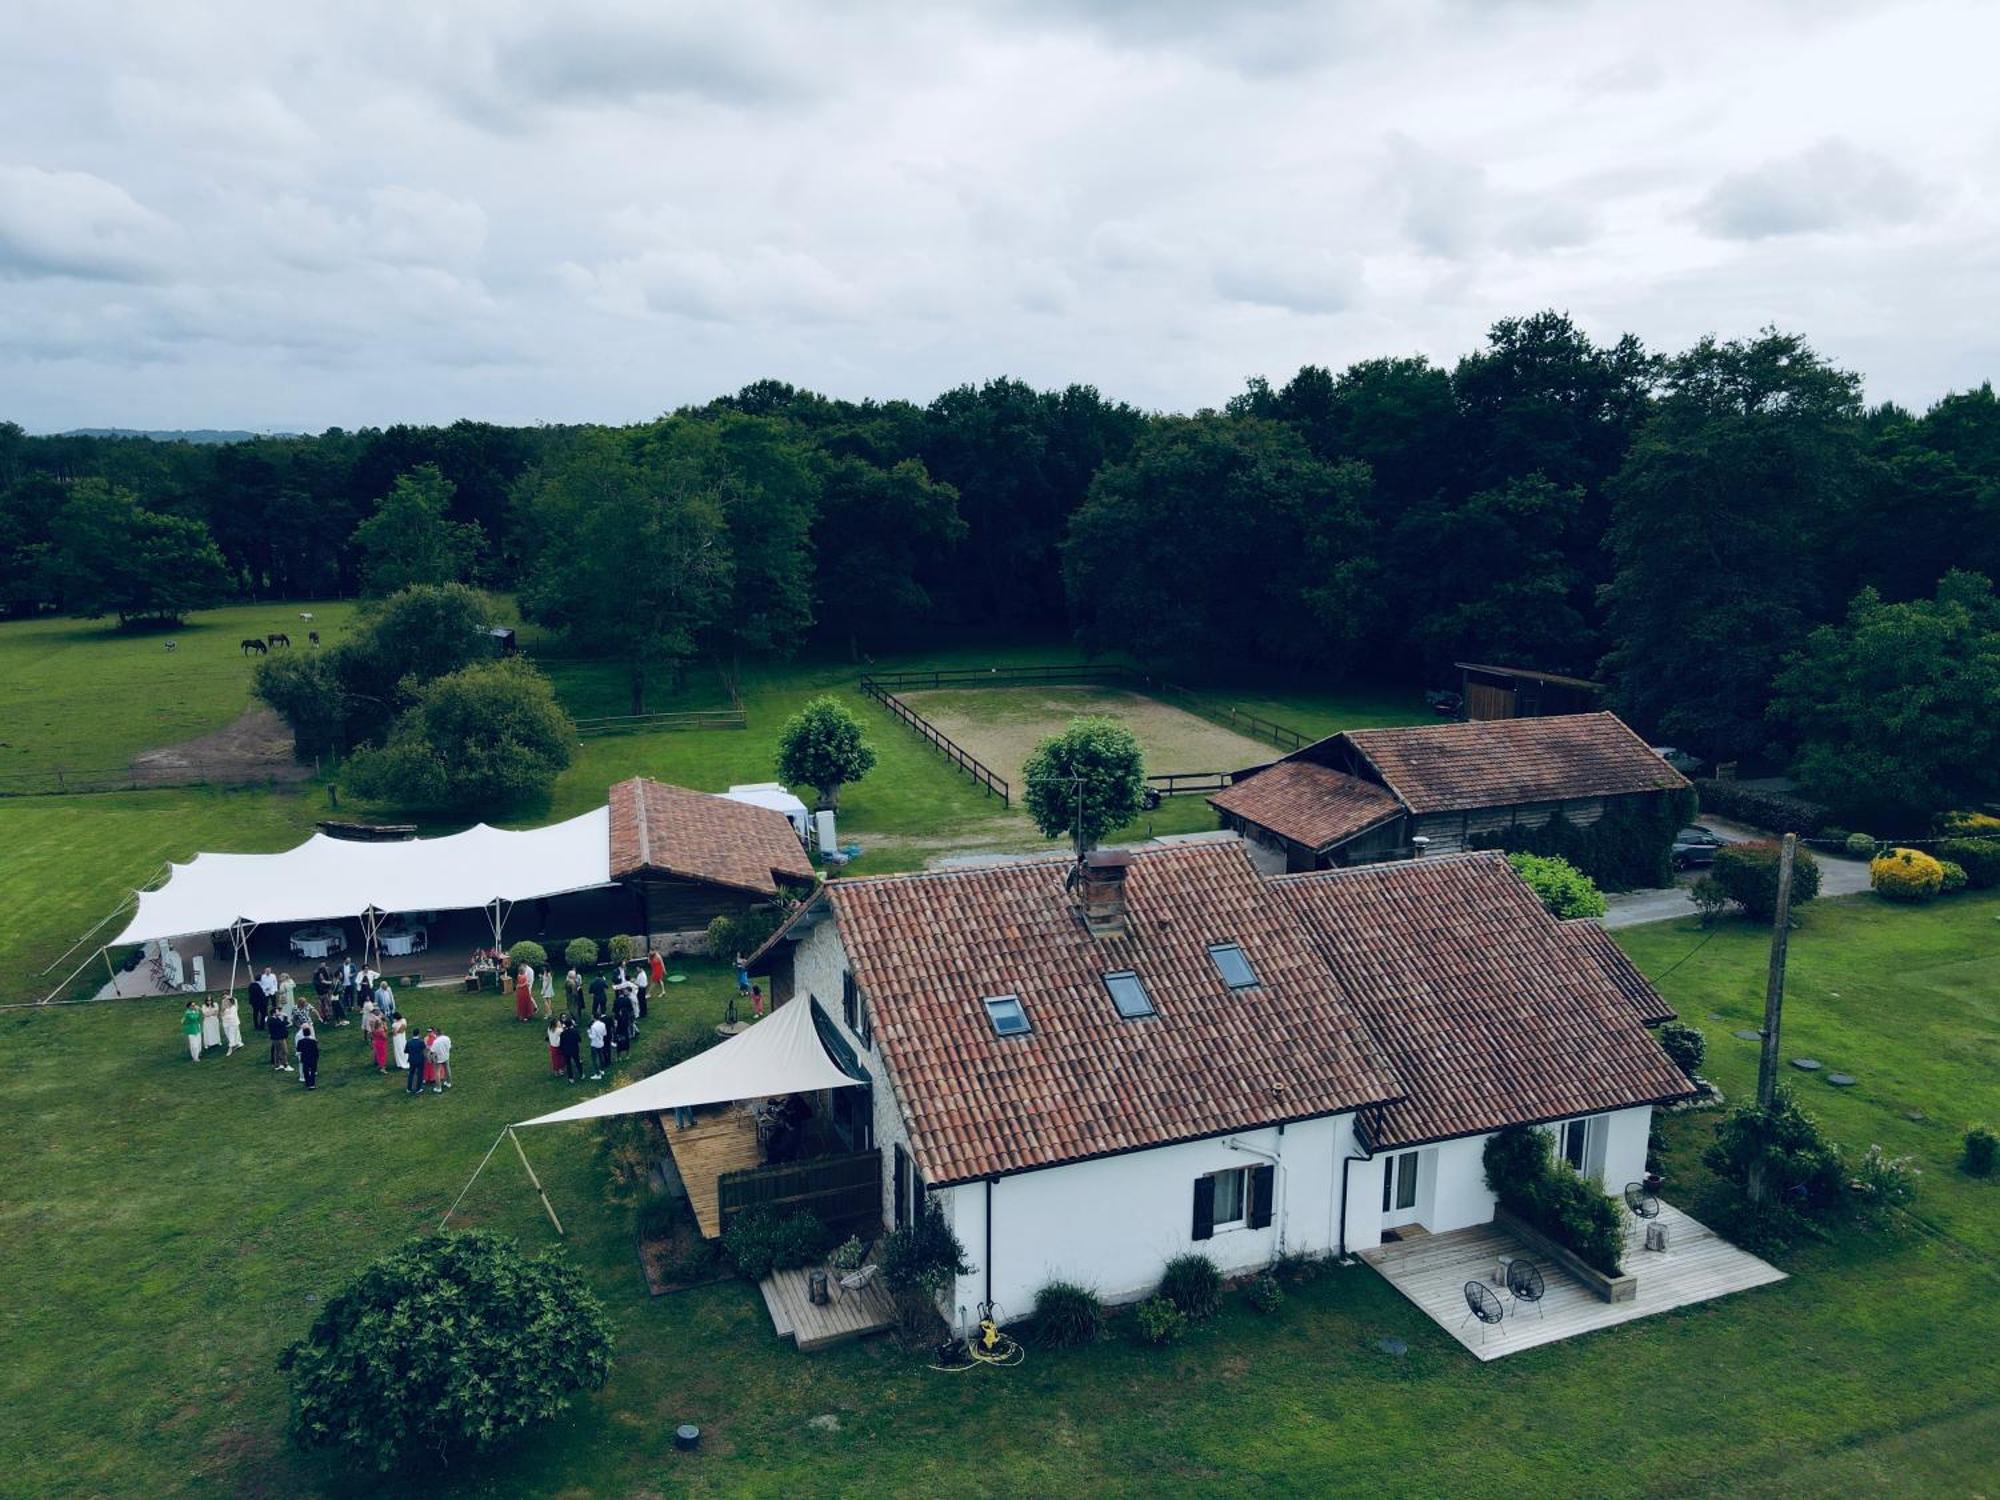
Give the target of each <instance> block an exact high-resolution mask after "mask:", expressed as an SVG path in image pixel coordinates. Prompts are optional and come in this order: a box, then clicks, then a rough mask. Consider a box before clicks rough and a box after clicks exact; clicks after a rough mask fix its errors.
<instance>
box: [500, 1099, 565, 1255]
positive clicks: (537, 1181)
mask: <svg viewBox="0 0 2000 1500" xmlns="http://www.w3.org/2000/svg"><path fill="white" fill-rule="evenodd" d="M507 1139H508V1140H510V1141H512V1142H513V1143H514V1153H515V1155H517V1156H519V1157H520V1158H521V1166H522V1168H523V1169H524V1170H525V1171H526V1172H527V1174H528V1181H530V1182H532V1183H533V1184H534V1185H535V1191H536V1192H537V1193H540V1194H541V1196H542V1207H543V1208H545V1209H547V1210H548V1212H549V1222H550V1223H551V1224H553V1225H555V1226H556V1233H557V1234H562V1232H563V1227H562V1220H561V1219H558V1218H557V1217H556V1211H555V1207H554V1205H552V1204H551V1203H550V1202H549V1194H548V1189H546V1188H544V1187H543V1186H542V1179H541V1178H539V1177H537V1176H536V1175H535V1169H534V1168H533V1167H531V1166H529V1165H528V1153H527V1152H525V1151H523V1150H522V1149H521V1138H520V1137H519V1136H518V1135H516V1134H514V1127H513V1126H512V1125H509V1126H508V1127H507ZM564 1238H568V1236H566V1235H565V1236H564Z"/></svg>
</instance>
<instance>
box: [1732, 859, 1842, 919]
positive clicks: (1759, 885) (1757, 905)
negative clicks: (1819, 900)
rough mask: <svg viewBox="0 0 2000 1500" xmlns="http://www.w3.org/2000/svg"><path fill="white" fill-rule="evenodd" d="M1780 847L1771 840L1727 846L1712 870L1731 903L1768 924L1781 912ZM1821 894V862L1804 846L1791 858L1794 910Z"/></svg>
mask: <svg viewBox="0 0 2000 1500" xmlns="http://www.w3.org/2000/svg"><path fill="white" fill-rule="evenodd" d="M1779 856H1780V851H1779V848H1778V845H1777V844H1776V843H1774V842H1772V841H1771V840H1769V839H1755V840H1752V841H1751V842H1749V843H1744V844H1725V845H1723V846H1722V847H1721V848H1720V849H1718V850H1716V851H1715V864H1714V867H1713V869H1712V871H1711V874H1712V877H1713V879H1714V880H1715V882H1716V884H1717V885H1719V886H1721V887H1722V889H1723V890H1724V892H1726V893H1727V894H1728V896H1729V899H1730V900H1731V901H1734V902H1735V903H1736V904H1737V905H1738V906H1740V907H1742V908H1743V910H1744V912H1745V913H1746V914H1747V915H1749V916H1752V917H1755V918H1757V919H1758V920H1759V921H1760V922H1768V921H1770V920H1771V918H1772V917H1774V916H1775V915H1777V911H1778V862H1779ZM1818 894H1819V861H1818V860H1816V859H1814V858H1813V857H1812V854H1811V853H1810V852H1809V851H1808V850H1807V849H1806V848H1805V847H1804V846H1803V845H1801V846H1800V847H1799V848H1798V849H1797V850H1795V851H1794V854H1793V859H1792V907H1793V909H1794V910H1796V909H1797V908H1799V907H1801V906H1803V905H1805V903H1806V902H1808V901H1810V900H1812V899H1813V898H1814V897H1815V896H1817V895H1818Z"/></svg>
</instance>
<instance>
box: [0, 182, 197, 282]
mask: <svg viewBox="0 0 2000 1500" xmlns="http://www.w3.org/2000/svg"><path fill="white" fill-rule="evenodd" d="M172 238H173V226H172V225H171V224H170V223H169V222H168V221H167V220H166V219H165V218H163V217H162V216H161V215H159V214H156V213H154V212H153V211H152V210H151V209H148V208H145V207H143V206H142V205H141V204H140V203H138V202H137V201H136V200H135V199H134V198H133V197H132V195H131V194H130V193H128V192H126V191H125V189H123V188H122V187H119V186H118V185H117V184H116V183H113V182H107V181H105V180H104V179H103V178H102V177H95V176H92V175H91V174H90V173H88V172H51V171H46V170H44V169H43V168H41V167H33V166H0V275H11V276H15V277H34V276H73V277H78V278H81V279H83V280H88V281H134V282H136V281H149V280H152V279H154V278H155V277H157V276H159V275H160V274H162V273H163V272H164V270H165V268H166V265H167V253H168V242H169V241H170V240H171V239H172Z"/></svg>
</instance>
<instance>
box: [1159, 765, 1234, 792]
mask: <svg viewBox="0 0 2000 1500" xmlns="http://www.w3.org/2000/svg"><path fill="white" fill-rule="evenodd" d="M1229 782H1230V773H1229V772H1227V771H1163V772H1161V773H1160V774H1159V775H1158V776H1148V777H1147V778H1146V785H1148V786H1150V787H1151V788H1152V789H1153V790H1154V791H1156V792H1158V793H1159V794H1160V795H1161V796H1162V797H1196V796H1206V795H1208V794H1209V793H1210V792H1219V791H1221V790H1222V789H1223V788H1224V787H1226V786H1228V785H1229Z"/></svg>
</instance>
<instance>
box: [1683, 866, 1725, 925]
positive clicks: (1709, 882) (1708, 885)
mask: <svg viewBox="0 0 2000 1500" xmlns="http://www.w3.org/2000/svg"><path fill="white" fill-rule="evenodd" d="M1688 900H1690V901H1692V902H1693V903H1694V909H1695V914H1696V915H1697V916H1699V917H1700V918H1701V925H1702V926H1704V927H1713V926H1714V925H1715V924H1716V922H1717V921H1718V920H1719V919H1720V918H1721V916H1722V909H1723V908H1724V907H1725V906H1727V905H1729V892H1727V891H1725V890H1724V889H1723V888H1722V882H1721V881H1719V880H1717V879H1716V878H1715V877H1714V876H1713V875H1704V876H1702V877H1701V878H1700V879H1699V880H1697V881H1695V883H1694V884H1693V885H1691V886H1689V887H1688Z"/></svg>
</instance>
